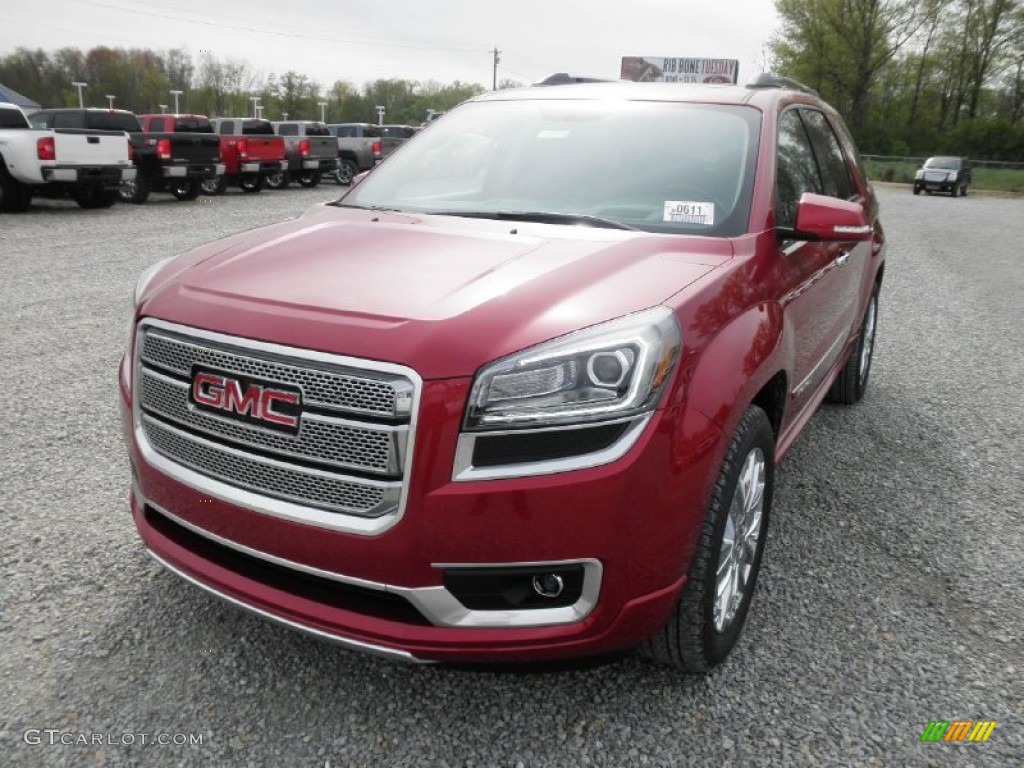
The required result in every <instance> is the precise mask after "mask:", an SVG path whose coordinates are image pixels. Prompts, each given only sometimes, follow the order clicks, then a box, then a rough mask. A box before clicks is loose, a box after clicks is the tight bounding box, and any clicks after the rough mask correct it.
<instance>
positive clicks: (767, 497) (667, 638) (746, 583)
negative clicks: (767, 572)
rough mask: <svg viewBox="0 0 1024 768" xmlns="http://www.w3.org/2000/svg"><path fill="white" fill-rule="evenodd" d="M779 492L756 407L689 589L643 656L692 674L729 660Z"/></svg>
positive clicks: (741, 430) (770, 438) (743, 426)
mask: <svg viewBox="0 0 1024 768" xmlns="http://www.w3.org/2000/svg"><path fill="white" fill-rule="evenodd" d="M774 488H775V434H774V432H773V431H772V426H771V423H770V422H769V421H768V415H767V414H766V413H765V412H764V411H763V410H761V409H760V408H758V407H757V406H754V405H752V406H750V407H749V408H747V410H746V412H745V413H744V414H743V418H742V419H740V423H739V425H738V426H737V427H736V432H735V433H734V434H733V438H732V441H731V442H730V443H729V449H728V451H727V452H726V455H725V459H724V460H723V462H722V466H721V468H720V469H719V472H718V478H717V480H716V481H715V486H714V489H713V491H712V494H711V501H710V502H709V503H708V510H707V516H706V517H705V519H704V522H703V524H702V525H701V530H700V537H699V539H698V542H697V549H696V551H695V552H694V555H693V561H692V562H691V564H690V570H689V573H688V574H687V580H686V586H684V587H683V589H682V592H680V594H679V600H678V602H677V603H676V606H675V608H674V609H673V611H672V613H671V614H670V615H669V618H668V621H667V622H666V624H665V626H664V627H663V628H662V629H661V631H660V632H659V633H658V634H657V635H655V636H654V637H653V638H651V639H650V640H648V641H647V642H646V643H644V645H643V646H641V652H642V653H643V654H644V655H646V656H647V657H649V658H651V659H653V660H654V661H657V662H660V663H662V664H668V665H670V666H673V667H676V668H678V669H682V670H684V671H686V672H690V673H705V672H707V671H709V670H710V669H711V668H712V667H715V666H717V665H718V664H721V663H722V662H723V661H724V660H725V658H726V657H727V656H728V655H729V652H730V651H731V650H732V649H733V647H734V646H735V645H736V641H737V640H738V639H739V637H740V634H741V633H742V631H743V624H744V622H745V621H746V617H747V611H748V610H749V608H750V602H751V599H752V598H753V594H754V590H755V588H756V587H757V574H758V571H759V570H760V568H761V557H762V555H763V553H764V543H765V538H766V535H767V532H768V520H769V517H770V514H771V504H772V493H773V491H774ZM742 489H747V490H746V491H745V492H744V491H743V490H742ZM720 570H721V571H722V573H721V574H720V573H719V571H720Z"/></svg>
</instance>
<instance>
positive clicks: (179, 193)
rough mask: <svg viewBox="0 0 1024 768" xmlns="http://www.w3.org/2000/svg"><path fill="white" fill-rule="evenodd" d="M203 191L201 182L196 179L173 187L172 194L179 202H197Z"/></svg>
mask: <svg viewBox="0 0 1024 768" xmlns="http://www.w3.org/2000/svg"><path fill="white" fill-rule="evenodd" d="M201 191H202V189H201V188H200V186H199V181H198V180H196V179H193V180H192V181H186V182H184V183H182V184H178V185H176V186H173V187H171V194H172V195H174V196H175V197H176V198H178V199H179V200H195V199H196V198H197V197H199V193H200V192H201Z"/></svg>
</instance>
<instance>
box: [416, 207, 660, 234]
mask: <svg viewBox="0 0 1024 768" xmlns="http://www.w3.org/2000/svg"><path fill="white" fill-rule="evenodd" d="M426 213H431V214H433V215H435V216H464V217H466V218H470V219H497V220H498V221H536V222H540V223H541V224H585V225H587V226H590V227H601V228H603V229H629V230H632V231H634V232H640V231H641V230H639V229H637V228H636V227H631V226H629V224H623V223H622V222H621V221H614V220H613V219H603V218H601V217H600V216H591V215H589V214H586V213H557V212H555V211H427V212H426Z"/></svg>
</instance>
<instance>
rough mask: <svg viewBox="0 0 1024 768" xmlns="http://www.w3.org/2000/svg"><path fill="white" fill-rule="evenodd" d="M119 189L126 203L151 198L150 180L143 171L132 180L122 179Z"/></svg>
mask: <svg viewBox="0 0 1024 768" xmlns="http://www.w3.org/2000/svg"><path fill="white" fill-rule="evenodd" d="M119 189H120V192H121V199H122V200H123V201H124V202H126V203H132V204H133V205H142V204H143V203H144V202H146V200H148V199H149V182H148V181H146V178H145V177H144V176H143V175H142V174H141V173H138V172H136V176H135V178H134V179H132V180H131V181H122V182H121V186H120V187H119ZM75 199H76V200H77V199H78V198H75Z"/></svg>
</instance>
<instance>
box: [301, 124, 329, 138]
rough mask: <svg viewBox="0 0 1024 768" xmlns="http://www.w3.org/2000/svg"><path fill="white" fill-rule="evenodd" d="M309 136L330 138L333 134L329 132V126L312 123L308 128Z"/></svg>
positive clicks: (307, 133)
mask: <svg viewBox="0 0 1024 768" xmlns="http://www.w3.org/2000/svg"><path fill="white" fill-rule="evenodd" d="M306 135H307V136H330V135H331V132H330V131H328V130H327V126H326V125H324V124H323V123H310V124H309V125H307V126H306Z"/></svg>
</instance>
